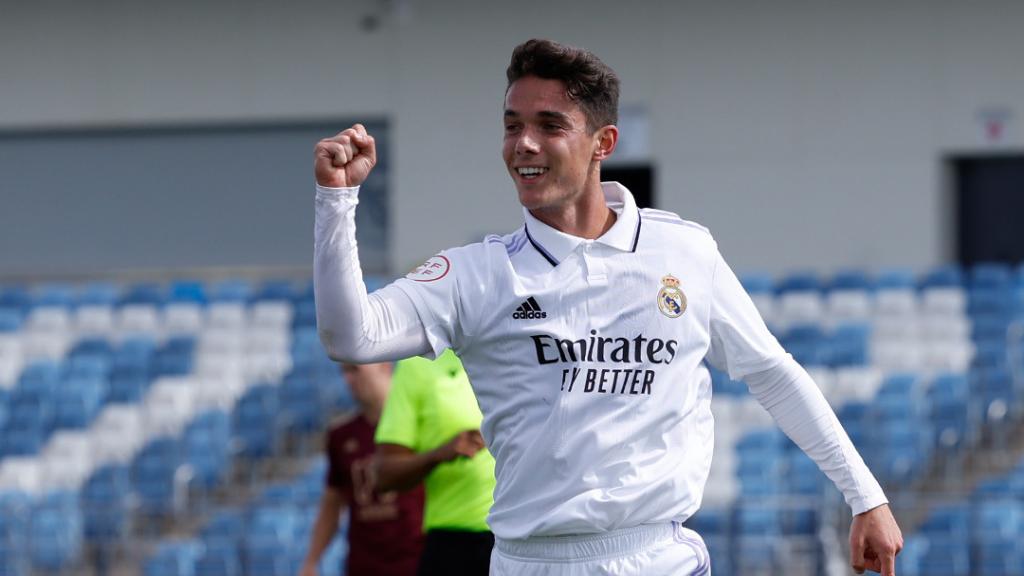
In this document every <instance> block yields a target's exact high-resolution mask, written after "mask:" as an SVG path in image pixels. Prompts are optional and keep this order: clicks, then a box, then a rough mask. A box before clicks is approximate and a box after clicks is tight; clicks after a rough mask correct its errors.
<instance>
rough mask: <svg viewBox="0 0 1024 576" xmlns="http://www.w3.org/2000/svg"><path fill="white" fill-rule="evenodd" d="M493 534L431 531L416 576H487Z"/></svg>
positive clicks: (492, 546)
mask: <svg viewBox="0 0 1024 576" xmlns="http://www.w3.org/2000/svg"><path fill="white" fill-rule="evenodd" d="M492 548H494V534H491V533H490V532H465V531H461V530H431V531H430V532H427V540H426V543H425V544H424V546H423V555H422V556H420V567H419V570H418V571H417V572H416V574H417V576H487V573H488V571H489V570H490V565H491V549H492Z"/></svg>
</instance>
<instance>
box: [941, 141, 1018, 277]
mask: <svg viewBox="0 0 1024 576" xmlns="http://www.w3.org/2000/svg"><path fill="white" fill-rule="evenodd" d="M952 169H953V178H952V182H953V185H954V193H955V203H956V208H957V216H956V222H957V251H958V257H959V259H960V262H961V263H962V264H965V265H971V264H975V263H977V262H1006V263H1010V264H1016V263H1017V262H1021V261H1024V155H1021V156H1016V155H1015V156H1010V155H1003V156H971V157H961V158H953V159H952Z"/></svg>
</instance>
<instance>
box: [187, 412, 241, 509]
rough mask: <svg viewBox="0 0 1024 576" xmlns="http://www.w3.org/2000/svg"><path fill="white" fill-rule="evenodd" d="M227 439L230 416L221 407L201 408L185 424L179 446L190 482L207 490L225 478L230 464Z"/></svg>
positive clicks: (228, 439) (229, 435)
mask: <svg viewBox="0 0 1024 576" xmlns="http://www.w3.org/2000/svg"><path fill="white" fill-rule="evenodd" d="M230 439H231V422H230V418H229V417H228V414H227V413H226V412H224V411H222V410H209V411H206V412H203V413H201V414H199V415H197V416H196V417H195V418H194V419H193V420H192V422H190V423H189V424H188V426H186V427H185V432H184V434H183V438H182V445H183V446H182V449H183V451H184V462H185V464H187V465H188V466H189V468H190V470H191V472H192V478H191V482H192V485H193V486H196V487H198V488H201V489H204V490H209V489H211V488H213V487H214V486H216V485H217V484H219V483H220V482H221V480H223V479H224V477H225V475H226V474H227V471H228V466H229V465H230V453H229V441H230Z"/></svg>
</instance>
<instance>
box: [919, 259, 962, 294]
mask: <svg viewBox="0 0 1024 576" xmlns="http://www.w3.org/2000/svg"><path fill="white" fill-rule="evenodd" d="M963 285H964V271H963V268H961V267H960V266H958V265H956V264H947V265H945V266H937V267H935V268H932V269H931V270H928V271H927V272H925V273H924V275H923V276H922V278H921V284H920V287H921V288H922V289H924V288H960V287H963Z"/></svg>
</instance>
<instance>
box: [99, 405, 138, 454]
mask: <svg viewBox="0 0 1024 576" xmlns="http://www.w3.org/2000/svg"><path fill="white" fill-rule="evenodd" d="M89 435H90V437H91V438H92V445H93V450H94V454H93V460H94V465H95V466H97V467H98V466H100V465H102V464H108V463H111V462H117V463H120V464H125V463H127V462H128V461H129V460H131V458H132V457H133V456H134V455H135V453H136V452H137V451H138V450H139V448H140V447H141V446H142V443H143V442H144V441H145V435H144V434H143V426H142V409H141V407H140V406H139V405H137V404H109V405H107V406H106V407H105V408H104V409H103V412H100V415H99V416H97V417H96V420H95V421H94V422H93V424H92V426H90V427H89Z"/></svg>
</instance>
